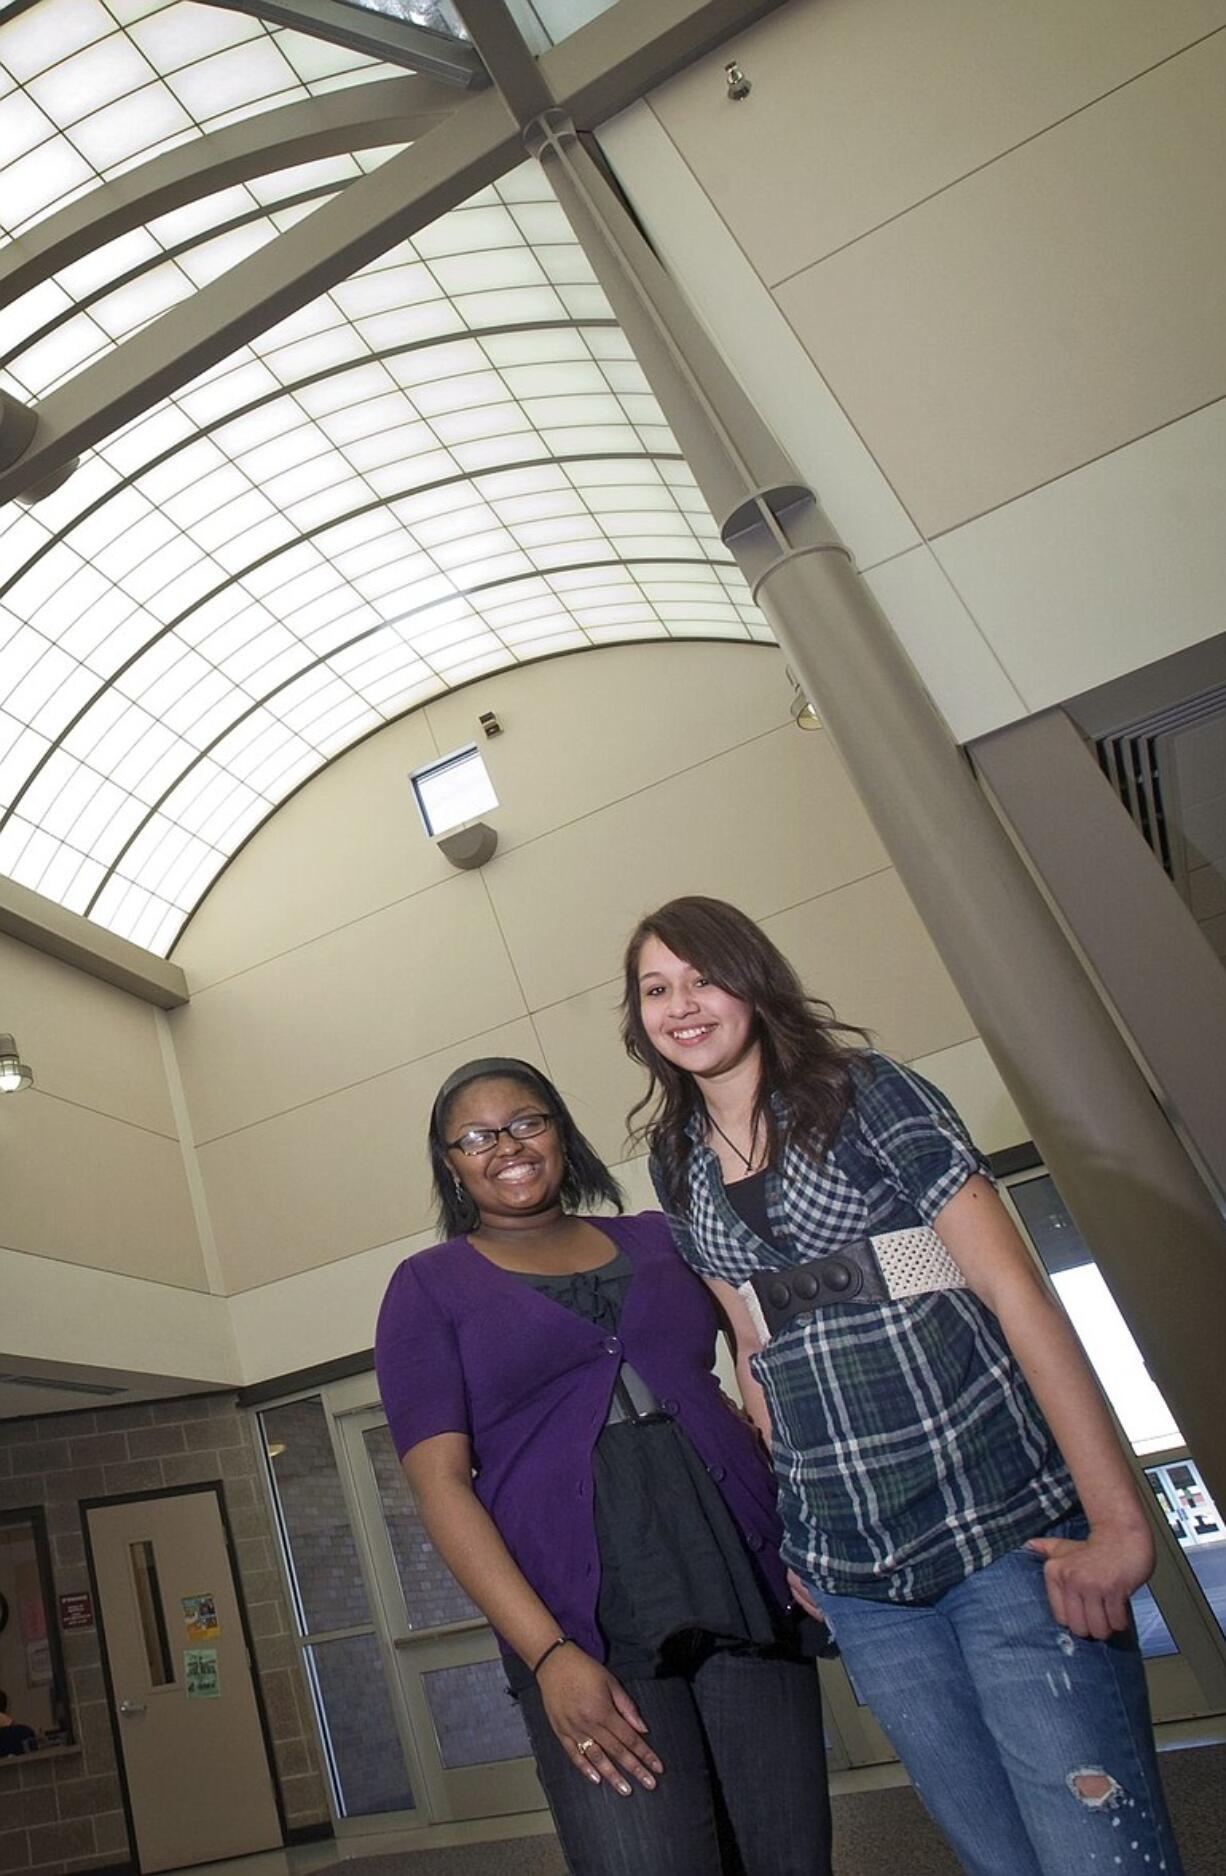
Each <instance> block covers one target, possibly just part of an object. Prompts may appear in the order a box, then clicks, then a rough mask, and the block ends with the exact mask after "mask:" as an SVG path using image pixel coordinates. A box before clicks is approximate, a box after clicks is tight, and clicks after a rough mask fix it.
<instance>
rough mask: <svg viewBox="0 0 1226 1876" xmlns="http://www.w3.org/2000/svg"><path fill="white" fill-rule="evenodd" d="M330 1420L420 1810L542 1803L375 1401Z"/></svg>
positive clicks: (501, 1687)
mask: <svg viewBox="0 0 1226 1876" xmlns="http://www.w3.org/2000/svg"><path fill="white" fill-rule="evenodd" d="M345 1385H348V1386H350V1387H353V1384H345ZM357 1391H358V1392H364V1393H365V1395H366V1398H367V1400H369V1395H370V1391H371V1384H370V1382H369V1381H367V1382H365V1384H364V1387H363V1388H361V1389H359V1390H357ZM337 1427H338V1432H339V1434H340V1441H341V1450H342V1452H343V1454H344V1457H345V1463H346V1468H347V1471H348V1473H349V1476H350V1480H351V1483H352V1487H353V1497H354V1504H355V1507H356V1511H357V1520H358V1530H359V1534H360V1537H361V1540H362V1543H363V1547H364V1549H365V1550H366V1553H367V1556H368V1558H369V1562H370V1568H371V1572H372V1577H373V1583H374V1591H375V1596H376V1599H377V1602H378V1607H379V1612H380V1615H381V1617H382V1627H383V1631H384V1634H385V1636H386V1639H387V1641H388V1643H389V1644H390V1648H391V1654H392V1660H393V1663H394V1675H395V1681H396V1692H397V1695H398V1698H399V1700H400V1702H401V1704H402V1708H403V1711H404V1713H405V1715H406V1718H407V1722H408V1730H409V1734H410V1736H411V1740H412V1749H413V1759H414V1764H415V1767H416V1776H417V1778H418V1780H419V1787H420V1792H421V1797H422V1800H423V1802H424V1803H425V1805H426V1806H427V1807H428V1810H429V1813H430V1821H431V1822H434V1823H441V1822H444V1821H452V1820H456V1819H462V1818H476V1817H492V1816H500V1817H505V1816H510V1815H512V1814H514V1813H517V1812H522V1811H540V1810H542V1809H543V1808H544V1802H545V1801H544V1797H543V1794H542V1792H541V1788H540V1785H539V1784H538V1782H537V1778H536V1772H535V1769H534V1767H533V1764H532V1759H531V1755H530V1753H529V1748H528V1740H527V1735H526V1733H525V1731H524V1724H523V1721H522V1719H521V1718H520V1714H519V1708H518V1707H517V1705H516V1704H515V1702H514V1701H513V1700H512V1699H511V1697H510V1695H509V1694H508V1693H507V1688H506V1676H505V1674H504V1672H503V1668H502V1663H501V1661H500V1659H499V1654H498V1647H497V1644H496V1642H495V1640H494V1635H493V1631H492V1630H491V1628H490V1626H489V1624H488V1622H487V1621H486V1620H485V1618H484V1616H483V1615H482V1614H481V1612H480V1610H479V1609H477V1608H476V1607H475V1606H474V1604H473V1603H472V1602H470V1601H469V1599H468V1597H467V1596H466V1595H465V1593H464V1591H463V1590H462V1589H461V1588H460V1586H459V1584H458V1583H457V1582H456V1581H455V1579H454V1577H453V1576H452V1575H451V1572H450V1571H449V1570H448V1569H447V1567H446V1565H445V1564H444V1563H443V1562H442V1561H441V1560H440V1558H439V1556H438V1554H437V1553H436V1551H435V1550H434V1547H433V1546H432V1544H431V1543H430V1540H429V1538H428V1537H427V1535H426V1531H425V1527H424V1525H423V1524H422V1522H421V1518H420V1516H419V1514H418V1511H417V1507H416V1505H415V1504H414V1503H413V1497H412V1494H411V1492H410V1491H409V1488H408V1485H407V1483H406V1481H405V1478H404V1474H403V1473H402V1471H401V1469H400V1463H399V1460H398V1459H397V1457H396V1452H395V1448H394V1446H393V1444H392V1437H391V1433H390V1431H389V1429H388V1425H387V1421H386V1419H385V1418H384V1415H383V1411H382V1409H381V1408H379V1407H373V1406H369V1405H364V1406H361V1407H357V1406H354V1407H353V1408H349V1409H348V1410H347V1409H346V1408H344V1407H341V1406H340V1404H339V1403H338V1419H337Z"/></svg>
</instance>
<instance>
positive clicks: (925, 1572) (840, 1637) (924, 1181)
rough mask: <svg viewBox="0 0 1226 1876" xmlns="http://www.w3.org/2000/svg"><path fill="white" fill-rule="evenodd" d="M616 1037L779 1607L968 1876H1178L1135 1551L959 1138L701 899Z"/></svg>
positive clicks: (1140, 1525)
mask: <svg viewBox="0 0 1226 1876" xmlns="http://www.w3.org/2000/svg"><path fill="white" fill-rule="evenodd" d="M623 1036H624V1039H625V1043H626V1047H627V1049H628V1051H629V1053H630V1055H631V1056H632V1057H633V1059H634V1060H635V1061H637V1062H639V1063H641V1064H642V1065H643V1066H644V1067H645V1068H646V1069H647V1071H648V1074H649V1076H650V1087H649V1089H648V1093H647V1095H646V1096H645V1097H644V1100H643V1101H642V1102H641V1103H640V1104H639V1107H638V1108H636V1109H635V1114H640V1113H642V1112H643V1110H644V1109H645V1108H648V1107H650V1108H651V1109H652V1112H651V1118H650V1121H649V1124H648V1126H647V1128H646V1134H647V1139H648V1141H649V1142H650V1145H651V1149H652V1160H651V1170H652V1175H653V1178H654V1180H655V1183H656V1189H657V1191H658V1192H659V1194H660V1197H661V1201H662V1203H663V1205H664V1207H665V1210H666V1212H667V1213H668V1214H670V1217H671V1222H672V1225H673V1232H674V1236H675V1238H676V1241H677V1244H678V1246H679V1248H680V1249H681V1251H682V1253H683V1255H684V1256H685V1258H686V1260H687V1261H688V1262H689V1263H690V1264H691V1265H692V1266H693V1267H694V1269H696V1270H697V1271H699V1272H701V1274H702V1275H703V1276H704V1277H705V1278H706V1280H707V1282H708V1284H709V1286H710V1288H711V1290H712V1291H713V1292H714V1293H715V1295H716V1297H717V1298H718V1300H719V1302H720V1304H721V1306H722V1308H723V1310H724V1313H725V1316H726V1318H727V1320H728V1321H729V1323H730V1324H731V1326H732V1329H733V1332H734V1335H735V1339H736V1347H737V1369H738V1374H739V1376H740V1380H741V1387H742V1392H743V1396H744V1399H745V1401H746V1404H747V1406H749V1408H750V1410H751V1412H752V1413H753V1415H754V1417H755V1419H756V1420H757V1421H758V1423H759V1425H760V1426H761V1428H762V1430H763V1433H764V1435H765V1437H767V1438H768V1439H770V1440H772V1442H773V1452H774V1461H775V1471H776V1475H777V1479H778V1484H779V1494H780V1509H781V1512H782V1515H783V1524H784V1530H785V1542H784V1548H783V1555H784V1559H785V1561H786V1562H787V1563H788V1564H789V1566H790V1567H791V1570H792V1572H793V1573H794V1575H793V1577H792V1582H793V1587H794V1589H795V1590H796V1592H797V1593H798V1595H800V1597H801V1599H802V1600H804V1599H805V1598H806V1596H807V1597H809V1598H816V1599H817V1602H818V1603H820V1605H821V1609H822V1612H823V1613H824V1615H825V1618H826V1620H827V1621H828V1622H829V1624H830V1626H831V1628H832V1630H833V1632H834V1634H835V1637H836V1639H837V1641H838V1643H839V1647H840V1651H841V1653H842V1656H843V1660H844V1662H845V1664H846V1667H847V1670H848V1673H849V1674H850V1676H851V1679H852V1682H853V1684H854V1686H855V1688H856V1691H857V1693H858V1695H859V1697H860V1698H861V1699H862V1700H864V1701H866V1702H867V1704H868V1705H869V1706H870V1707H871V1708H872V1709H873V1711H874V1713H875V1714H876V1716H877V1718H878V1720H879V1721H880V1722H881V1724H882V1726H883V1727H884V1728H885V1730H886V1732H887V1733H888V1734H889V1736H890V1738H891V1740H892V1742H893V1744H894V1746H895V1749H896V1750H897V1752H898V1754H899V1757H900V1758H901V1759H902V1761H903V1763H904V1765H905V1766H906V1767H907V1769H908V1771H909V1772H910V1773H911V1777H912V1780H913V1782H914V1784H915V1786H916V1789H917V1791H918V1792H919V1795H920V1796H921V1798H922V1799H923V1801H924V1803H925V1804H926V1806H927V1807H928V1809H929V1811H930V1812H931V1813H932V1815H933V1817H934V1818H935V1819H936V1821H937V1823H938V1824H939V1825H940V1826H941V1827H942V1829H943V1830H944V1831H945V1834H946V1836H947V1837H948V1838H949V1840H950V1842H951V1843H952V1844H953V1846H954V1848H955V1850H956V1851H957V1853H958V1855H959V1857H960V1858H961V1860H962V1864H963V1867H964V1869H965V1870H966V1871H968V1872H969V1873H970V1876H1087V1872H1091V1871H1097V1872H1101V1876H1117V1872H1122V1873H1123V1876H1128V1873H1129V1872H1135V1876H1158V1872H1164V1873H1165V1876H1178V1872H1179V1870H1180V1868H1181V1865H1180V1862H1179V1853H1178V1851H1177V1849H1176V1847H1175V1843H1174V1839H1173V1837H1172V1834H1171V1827H1170V1821H1169V1818H1168V1816H1167V1813H1166V1807H1165V1803H1164V1801H1163V1795H1162V1788H1161V1785H1160V1782H1159V1778H1158V1770H1157V1762H1156V1759H1155V1755H1154V1750H1153V1738H1152V1732H1151V1728H1150V1720H1149V1712H1148V1707H1147V1702H1146V1692H1145V1679H1144V1669H1143V1664H1142V1662H1141V1659H1140V1656H1139V1653H1138V1650H1137V1646H1136V1637H1135V1633H1134V1632H1133V1629H1132V1625H1131V1621H1130V1616H1129V1609H1128V1598H1129V1596H1130V1595H1131V1593H1132V1592H1133V1591H1134V1590H1135V1589H1136V1588H1138V1586H1139V1585H1140V1584H1141V1583H1143V1582H1144V1581H1145V1579H1146V1578H1147V1576H1148V1575H1149V1572H1150V1570H1151V1569H1152V1567H1153V1556H1154V1553H1153V1540H1152V1536H1151V1532H1150V1526H1149V1524H1148V1521H1147V1519H1146V1517H1145V1514H1144V1512H1143V1510H1142V1508H1141V1505H1140V1503H1139V1501H1138V1498H1137V1494H1136V1490H1135V1488H1134V1485H1133V1480H1132V1474H1131V1471H1130V1469H1129V1466H1128V1463H1127V1461H1126V1459H1125V1457H1124V1455H1123V1453H1122V1452H1121V1450H1120V1446H1119V1442H1118V1440H1117V1438H1116V1435H1115V1432H1114V1429H1113V1428H1112V1425H1111V1422H1110V1420H1109V1418H1108V1415H1107V1412H1106V1410H1105V1408H1104V1406H1103V1402H1102V1399H1101V1397H1100V1395H1099V1393H1098V1389H1097V1387H1096V1385H1095V1383H1094V1380H1093V1378H1092V1376H1091V1374H1090V1371H1089V1369H1088V1367H1087V1365H1086V1363H1085V1360H1084V1358H1083V1356H1082V1354H1081V1351H1080V1348H1079V1346H1078V1344H1077V1341H1076V1339H1075V1337H1074V1335H1073V1332H1072V1330H1071V1328H1070V1326H1069V1324H1068V1322H1067V1320H1066V1318H1065V1317H1064V1315H1063V1313H1062V1311H1061V1310H1060V1308H1059V1306H1058V1304H1056V1303H1055V1301H1054V1300H1053V1299H1052V1298H1051V1296H1050V1295H1049V1293H1048V1291H1047V1290H1046V1288H1045V1286H1044V1284H1043V1281H1042V1278H1041V1276H1040V1275H1039V1274H1038V1272H1037V1271H1036V1269H1035V1266H1034V1264H1033V1262H1032V1260H1031V1258H1030V1256H1029V1254H1028V1252H1027V1251H1026V1249H1025V1247H1024V1245H1023V1244H1022V1242H1021V1239H1020V1238H1019V1236H1018V1234H1017V1232H1016V1231H1015V1230H1014V1228H1013V1225H1012V1223H1011V1221H1010V1219H1009V1215H1008V1213H1007V1212H1006V1210H1005V1208H1004V1206H1003V1205H1002V1203H1001V1201H1000V1199H999V1198H998V1197H997V1194H996V1191H995V1189H994V1187H993V1184H992V1181H991V1176H990V1172H989V1169H988V1167H987V1165H986V1163H985V1161H984V1160H983V1158H982V1157H981V1155H980V1154H979V1153H978V1152H977V1151H976V1149H975V1147H974V1146H973V1145H972V1143H971V1140H970V1138H969V1136H968V1134H967V1132H966V1129H965V1127H964V1126H963V1125H962V1122H961V1121H960V1120H959V1118H958V1116H957V1114H956V1113H955V1112H954V1111H953V1109H952V1108H951V1107H950V1105H949V1103H948V1101H947V1100H946V1099H945V1097H944V1096H943V1095H942V1094H941V1093H940V1092H939V1091H938V1090H937V1089H936V1088H934V1087H933V1086H932V1085H931V1084H930V1083H928V1082H927V1081H925V1080H924V1079H923V1078H922V1077H921V1076H919V1075H916V1074H914V1073H913V1072H912V1071H911V1070H909V1069H907V1068H904V1067H903V1066H901V1065H900V1064H899V1063H897V1062H893V1061H891V1060H890V1059H889V1058H888V1057H886V1056H884V1055H880V1054H878V1053H876V1052H875V1051H873V1050H872V1049H869V1048H867V1047H865V1046H861V1045H863V1044H864V1042H865V1041H866V1038H865V1036H864V1032H863V1031H856V1030H852V1029H849V1027H848V1026H847V1025H845V1024H841V1023H840V1022H839V1021H838V1020H837V1019H836V1018H835V1016H834V1014H833V1012H832V1011H831V1010H830V1008H829V1006H828V1005H825V1004H820V1003H817V1002H815V1001H814V1000H813V999H812V998H810V997H808V996H807V995H806V994H805V992H804V990H803V988H802V986H801V984H800V982H799V979H798V978H797V976H796V973H795V972H794V971H793V970H792V968H791V966H790V965H789V964H788V962H787V960H786V959H785V958H784V957H783V955H782V953H781V952H780V951H779V950H778V949H777V948H776V946H775V945H773V944H772V943H771V941H770V939H769V938H768V937H767V936H766V934H765V932H763V931H762V930H761V929H760V927H759V926H757V925H755V924H754V922H753V921H752V920H751V919H749V918H747V917H746V916H745V914H744V913H743V912H739V911H738V910H737V909H736V908H735V907H734V906H730V905H726V904H724V903H723V902H722V901H720V900H714V899H703V898H684V899H676V900H674V901H672V903H671V904H669V905H666V906H663V907H661V909H660V910H659V911H658V912H655V913H653V914H652V915H651V916H650V917H648V918H645V919H644V920H643V921H642V922H641V924H640V925H639V926H638V929H637V930H636V931H635V933H634V935H633V937H632V938H631V940H630V944H629V947H628V949H627V953H626V960H625V1001H624V1006H623ZM631 1119H632V1120H633V1119H634V1115H632V1116H631ZM1066 1462H1067V1463H1066ZM810 1606H813V1604H812V1603H810Z"/></svg>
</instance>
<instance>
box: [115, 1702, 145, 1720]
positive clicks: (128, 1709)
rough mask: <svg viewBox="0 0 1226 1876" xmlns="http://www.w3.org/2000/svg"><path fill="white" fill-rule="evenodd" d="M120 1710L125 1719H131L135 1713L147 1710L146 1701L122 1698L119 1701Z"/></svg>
mask: <svg viewBox="0 0 1226 1876" xmlns="http://www.w3.org/2000/svg"><path fill="white" fill-rule="evenodd" d="M119 1711H120V1712H121V1713H122V1714H123V1717H124V1719H125V1720H130V1719H131V1718H132V1716H133V1714H135V1713H143V1712H144V1711H145V1703H144V1701H143V1700H121V1701H120V1703H119Z"/></svg>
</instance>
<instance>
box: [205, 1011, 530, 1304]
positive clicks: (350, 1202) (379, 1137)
mask: <svg viewBox="0 0 1226 1876" xmlns="http://www.w3.org/2000/svg"><path fill="white" fill-rule="evenodd" d="M477 1055H514V1056H519V1057H522V1058H523V1059H525V1060H527V1061H536V1062H539V1061H540V1052H539V1049H538V1048H537V1046H536V1041H535V1038H534V1036H533V1032H532V1026H531V1024H530V1023H529V1022H527V1021H526V1020H522V1021H520V1022H517V1023H510V1024H507V1025H505V1026H504V1027H502V1028H499V1029H497V1030H495V1031H493V1032H492V1033H489V1034H486V1035H475V1036H472V1037H470V1038H469V1039H468V1040H467V1041H466V1042H463V1043H457V1044H455V1045H454V1046H452V1047H450V1048H447V1049H444V1050H442V1051H441V1052H440V1053H438V1054H436V1055H433V1056H431V1057H430V1058H429V1059H427V1060H423V1061H418V1062H412V1063H410V1064H408V1065H406V1066H405V1067H403V1068H400V1069H397V1070H395V1071H394V1072H393V1073H391V1074H387V1075H381V1076H379V1077H378V1078H377V1079H375V1080H371V1081H363V1082H360V1083H358V1084H357V1085H356V1086H354V1087H350V1088H345V1089H343V1090H342V1091H341V1092H339V1093H338V1094H335V1095H332V1096H331V1097H330V1098H328V1099H326V1100H322V1101H313V1102H311V1103H309V1104H308V1105H307V1106H305V1107H300V1108H298V1109H296V1110H295V1111H294V1112H293V1113H289V1114H280V1115H277V1116H276V1117H275V1118H274V1119H272V1120H269V1121H266V1122H264V1123H263V1125H260V1126H254V1127H248V1128H246V1129H244V1130H243V1131H242V1132H240V1133H234V1134H228V1135H227V1136H226V1137H225V1138H223V1139H219V1140H214V1141H211V1142H210V1143H209V1144H208V1145H207V1146H204V1147H202V1148H201V1149H200V1167H201V1171H202V1173H203V1175H204V1183H205V1190H206V1193H207V1195H208V1205H209V1215H210V1217H211V1219H212V1222H213V1230H214V1234H215V1236H216V1239H217V1248H218V1254H219V1257H220V1259H221V1265H222V1270H223V1273H224V1279H225V1288H226V1291H227V1293H230V1292H233V1291H238V1290H249V1289H252V1288H254V1287H255V1285H257V1284H262V1283H275V1282H276V1281H277V1280H278V1279H279V1278H282V1277H287V1276H291V1275H293V1274H294V1273H295V1272H297V1271H300V1270H313V1269H315V1268H317V1267H318V1266H319V1265H321V1264H328V1263H333V1262H336V1261H337V1260H339V1259H341V1258H344V1257H350V1256H352V1255H353V1254H354V1253H355V1252H357V1251H366V1250H370V1249H372V1248H374V1247H375V1246H378V1245H386V1244H393V1243H398V1242H399V1241H400V1240H401V1239H402V1238H405V1237H411V1236H413V1235H414V1234H416V1233H419V1232H425V1231H428V1230H429V1229H430V1228H431V1224H432V1219H433V1213H434V1198H433V1194H432V1191H431V1187H430V1175H429V1166H428V1162H427V1158H426V1126H427V1122H428V1119H429V1114H430V1107H431V1104H432V1102H433V1100H434V1097H435V1094H436V1093H437V1092H438V1088H439V1085H440V1083H441V1082H442V1081H443V1080H444V1078H445V1077H446V1076H447V1075H449V1074H450V1073H451V1071H452V1069H454V1068H458V1067H459V1066H460V1064H461V1063H462V1062H466V1061H468V1060H469V1059H470V1057H472V1056H477ZM372 1331H373V1321H372Z"/></svg>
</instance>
